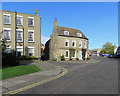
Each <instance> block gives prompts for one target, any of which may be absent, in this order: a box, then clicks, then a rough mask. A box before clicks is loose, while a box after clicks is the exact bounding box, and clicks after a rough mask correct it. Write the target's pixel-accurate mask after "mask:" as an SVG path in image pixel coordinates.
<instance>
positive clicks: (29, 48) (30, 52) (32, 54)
mask: <svg viewBox="0 0 120 96" xmlns="http://www.w3.org/2000/svg"><path fill="white" fill-rule="evenodd" d="M28 56H34V47H31V46H30V47H28Z"/></svg>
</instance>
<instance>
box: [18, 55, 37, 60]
mask: <svg viewBox="0 0 120 96" xmlns="http://www.w3.org/2000/svg"><path fill="white" fill-rule="evenodd" d="M19 59H20V60H38V58H37V57H35V56H29V57H27V56H20V57H19Z"/></svg>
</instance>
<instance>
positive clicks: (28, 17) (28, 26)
mask: <svg viewBox="0 0 120 96" xmlns="http://www.w3.org/2000/svg"><path fill="white" fill-rule="evenodd" d="M29 19H33V25H29V23H28V27H34V17H28V20H29ZM28 22H29V21H28Z"/></svg>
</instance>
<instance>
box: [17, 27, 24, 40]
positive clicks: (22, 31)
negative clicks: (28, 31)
mask: <svg viewBox="0 0 120 96" xmlns="http://www.w3.org/2000/svg"><path fill="white" fill-rule="evenodd" d="M17 31H22V41H19V40H17ZM23 38H24V37H23V29H16V42H23Z"/></svg>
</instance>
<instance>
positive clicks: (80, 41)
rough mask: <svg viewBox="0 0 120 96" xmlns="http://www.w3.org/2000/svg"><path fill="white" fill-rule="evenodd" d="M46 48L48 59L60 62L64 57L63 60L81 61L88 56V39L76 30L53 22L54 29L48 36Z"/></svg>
mask: <svg viewBox="0 0 120 96" xmlns="http://www.w3.org/2000/svg"><path fill="white" fill-rule="evenodd" d="M47 45H49V46H48V47H49V48H48V50H49V51H48V52H49V56H48V57H49V59H57V60H60V56H62V55H64V57H65V60H69V59H72V60H76V59H79V60H83V59H85V58H87V56H88V52H87V51H88V39H87V38H86V36H85V35H84V34H83V33H82V32H81V31H80V30H77V29H74V28H67V27H61V26H58V25H57V19H55V21H54V28H53V32H52V35H51V36H50V40H49V44H47Z"/></svg>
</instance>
